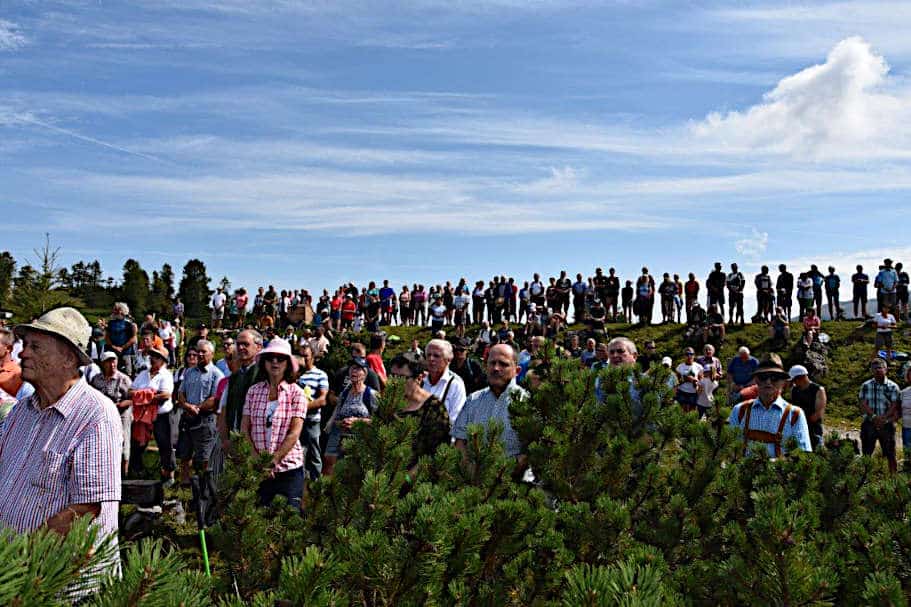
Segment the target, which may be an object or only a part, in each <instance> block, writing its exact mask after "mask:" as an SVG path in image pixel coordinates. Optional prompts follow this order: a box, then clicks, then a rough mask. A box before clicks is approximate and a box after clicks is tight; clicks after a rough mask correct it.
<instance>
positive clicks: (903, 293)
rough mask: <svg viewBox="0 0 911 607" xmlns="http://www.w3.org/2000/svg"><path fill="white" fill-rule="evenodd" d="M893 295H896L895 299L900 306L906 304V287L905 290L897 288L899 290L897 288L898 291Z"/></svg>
mask: <svg viewBox="0 0 911 607" xmlns="http://www.w3.org/2000/svg"><path fill="white" fill-rule="evenodd" d="M895 295H896V297H897V298H898V303H900V304H906V303H908V289H907V287H906V288H902V287H899V288H898V291H897V292H896V293H895Z"/></svg>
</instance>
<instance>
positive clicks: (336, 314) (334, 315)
mask: <svg viewBox="0 0 911 607" xmlns="http://www.w3.org/2000/svg"><path fill="white" fill-rule="evenodd" d="M341 317H342V314H341V312H338V311H335V312H329V318H331V319H332V320H338V319H340V318H341Z"/></svg>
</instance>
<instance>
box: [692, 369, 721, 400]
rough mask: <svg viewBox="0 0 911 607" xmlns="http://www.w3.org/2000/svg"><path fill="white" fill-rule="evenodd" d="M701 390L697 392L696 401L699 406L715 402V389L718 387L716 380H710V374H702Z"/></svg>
mask: <svg viewBox="0 0 911 607" xmlns="http://www.w3.org/2000/svg"><path fill="white" fill-rule="evenodd" d="M699 383H700V384H701V385H702V390H701V391H700V392H699V398H698V399H697V400H696V403H697V404H698V405H699V406H700V407H712V406H714V404H715V390H717V389H718V382H717V381H713V380H712V376H711V375H704V376H703V377H702V381H700V382H699Z"/></svg>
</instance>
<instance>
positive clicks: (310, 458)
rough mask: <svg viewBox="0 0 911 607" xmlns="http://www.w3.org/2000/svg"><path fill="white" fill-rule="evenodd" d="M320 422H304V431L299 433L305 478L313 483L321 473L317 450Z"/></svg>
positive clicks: (320, 461) (319, 457)
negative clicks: (303, 455) (303, 456)
mask: <svg viewBox="0 0 911 607" xmlns="http://www.w3.org/2000/svg"><path fill="white" fill-rule="evenodd" d="M319 434H320V420H318V419H314V420H309V419H305V420H304V430H303V432H301V438H300V441H301V446H302V447H303V448H304V450H305V451H306V453H307V455H306V460H305V463H304V469H305V470H306V472H307V477H308V478H309V479H310V480H313V481H315V480H316V479H318V478H319V477H320V475H321V474H322V473H323V457H322V453H321V452H320V448H319Z"/></svg>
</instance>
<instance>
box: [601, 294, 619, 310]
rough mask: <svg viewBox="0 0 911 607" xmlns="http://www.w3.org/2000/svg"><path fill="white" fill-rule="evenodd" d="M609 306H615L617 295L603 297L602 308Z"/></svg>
mask: <svg viewBox="0 0 911 607" xmlns="http://www.w3.org/2000/svg"><path fill="white" fill-rule="evenodd" d="M611 307H613V308H616V307H617V296H616V295H608V296H607V297H605V298H604V308H605V309H607V308H611Z"/></svg>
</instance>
